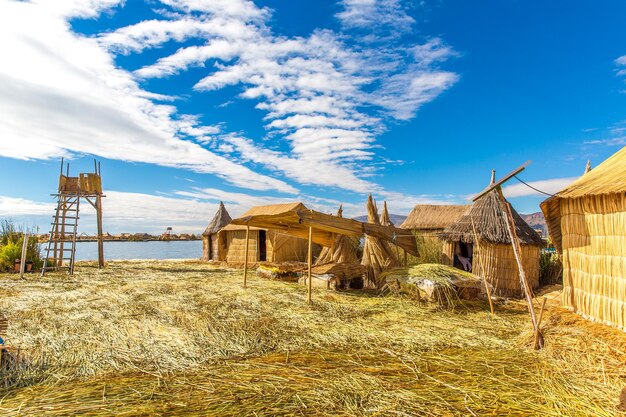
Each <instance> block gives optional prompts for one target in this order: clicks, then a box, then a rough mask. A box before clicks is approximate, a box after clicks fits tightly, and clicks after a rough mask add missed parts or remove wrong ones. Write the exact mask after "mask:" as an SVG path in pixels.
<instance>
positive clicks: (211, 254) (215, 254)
mask: <svg viewBox="0 0 626 417" xmlns="http://www.w3.org/2000/svg"><path fill="white" fill-rule="evenodd" d="M231 221H232V218H231V217H230V215H229V214H228V211H226V207H224V203H223V202H221V201H220V205H219V207H218V208H217V212H216V213H215V215H214V216H213V219H212V220H211V222H210V223H209V225H208V226H207V227H206V229H205V230H204V233H202V260H204V261H223V260H224V259H225V256H226V241H225V240H224V239H221V240H220V235H219V232H220V231H221V230H222V229H223V228H224V227H226V226H227V225H228V224H229V223H230V222H231Z"/></svg>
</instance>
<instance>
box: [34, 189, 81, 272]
mask: <svg viewBox="0 0 626 417" xmlns="http://www.w3.org/2000/svg"><path fill="white" fill-rule="evenodd" d="M53 195H54V196H55V197H56V198H57V208H56V212H55V214H54V216H53V217H52V218H53V222H52V223H51V226H52V227H51V228H50V236H49V238H48V245H47V247H46V256H45V258H44V263H43V268H41V276H43V275H44V274H45V273H46V271H60V270H62V269H67V273H68V274H70V275H72V274H73V273H74V260H75V258H76V234H77V231H78V219H79V216H78V214H79V209H80V188H79V189H78V191H77V192H76V193H75V194H68V193H63V192H61V193H59V194H53Z"/></svg>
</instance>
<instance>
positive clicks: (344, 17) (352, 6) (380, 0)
mask: <svg viewBox="0 0 626 417" xmlns="http://www.w3.org/2000/svg"><path fill="white" fill-rule="evenodd" d="M341 4H342V6H343V11H341V12H339V13H337V18H338V19H339V20H340V22H341V24H342V25H343V26H344V27H347V28H359V29H369V30H372V29H381V30H387V31H392V32H406V31H409V30H410V29H411V27H412V26H413V24H415V20H414V19H413V18H412V17H411V16H409V15H408V14H407V11H406V8H405V7H404V6H403V5H402V2H401V1H400V0H343V1H341Z"/></svg>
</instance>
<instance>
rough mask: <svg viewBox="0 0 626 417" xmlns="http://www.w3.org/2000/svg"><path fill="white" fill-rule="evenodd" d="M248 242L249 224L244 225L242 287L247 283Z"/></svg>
mask: <svg viewBox="0 0 626 417" xmlns="http://www.w3.org/2000/svg"><path fill="white" fill-rule="evenodd" d="M249 244H250V225H246V247H245V249H244V260H243V287H244V288H246V286H247V284H248V282H247V281H248V245H249Z"/></svg>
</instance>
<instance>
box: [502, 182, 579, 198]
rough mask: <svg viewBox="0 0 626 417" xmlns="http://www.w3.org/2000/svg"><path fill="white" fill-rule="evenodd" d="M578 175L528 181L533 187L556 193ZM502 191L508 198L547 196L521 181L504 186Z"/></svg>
mask: <svg viewBox="0 0 626 417" xmlns="http://www.w3.org/2000/svg"><path fill="white" fill-rule="evenodd" d="M577 179H578V177H567V178H553V179H549V180H540V181H528V182H527V183H528V184H529V185H531V186H532V187H534V188H536V189H538V190H541V191H543V192H545V193H548V194H556V193H558V192H559V191H561V190H562V189H563V188H565V187H567V186H568V185H570V184H571V183H572V182H574V181H576V180H577ZM502 193H503V194H504V196H505V197H506V198H514V197H528V196H539V197H546V198H547V196H546V195H545V194H542V193H540V192H537V191H535V190H533V189H532V188H529V187H528V186H526V185H524V184H522V183H519V184H513V185H508V186H506V187H503V188H502Z"/></svg>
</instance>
